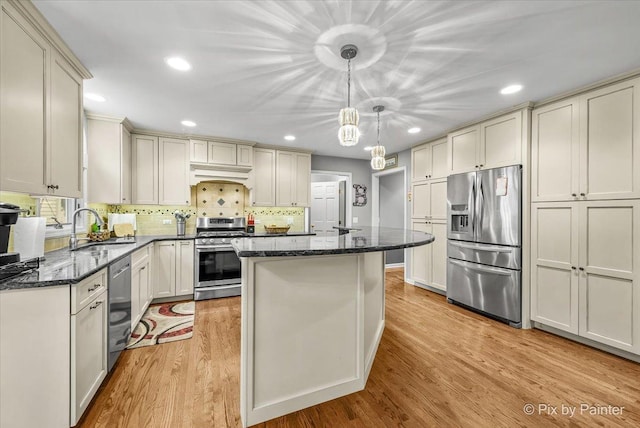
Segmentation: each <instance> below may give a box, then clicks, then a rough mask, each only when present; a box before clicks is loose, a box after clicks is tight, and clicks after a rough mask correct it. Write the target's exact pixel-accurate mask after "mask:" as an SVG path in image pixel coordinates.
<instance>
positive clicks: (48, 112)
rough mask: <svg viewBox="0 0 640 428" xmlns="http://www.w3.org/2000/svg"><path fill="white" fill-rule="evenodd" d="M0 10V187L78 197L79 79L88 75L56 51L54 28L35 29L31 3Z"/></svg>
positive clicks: (79, 180) (4, 7) (80, 152)
mask: <svg viewBox="0 0 640 428" xmlns="http://www.w3.org/2000/svg"><path fill="white" fill-rule="evenodd" d="M1 9H2V16H1V17H0V19H1V20H2V23H1V26H0V31H1V32H2V35H1V39H2V47H1V50H0V59H1V61H0V75H1V78H0V82H1V83H0V85H1V88H0V89H1V90H0V104H1V107H0V111H2V115H1V116H0V188H2V189H3V190H6V191H16V192H24V193H33V194H51V195H56V196H66V197H81V195H82V180H81V177H82V132H81V129H82V120H81V116H82V79H83V77H84V78H88V77H91V75H90V74H89V72H88V71H87V70H86V69H85V68H84V67H82V66H81V65H80V63H79V62H77V59H75V58H70V57H69V56H67V58H70V61H74V65H72V64H71V63H70V62H69V61H68V60H67V58H65V57H64V56H63V55H62V54H60V52H59V51H58V49H57V48H56V47H54V44H55V43H54V42H52V38H57V36H51V33H53V30H52V29H50V28H42V27H41V26H40V27H39V28H37V29H36V28H35V27H34V25H35V24H32V22H34V21H33V20H32V18H30V17H29V13H30V10H31V9H33V6H32V5H31V4H23V3H20V2H2V6H1ZM34 12H35V10H34ZM48 30H49V31H50V32H48ZM57 40H58V43H62V42H61V41H60V40H59V39H57ZM67 54H68V55H72V54H71V53H70V51H68V49H67ZM15 100H28V101H29V102H16V101H15ZM25 124H28V126H25Z"/></svg>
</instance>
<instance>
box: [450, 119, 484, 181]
mask: <svg viewBox="0 0 640 428" xmlns="http://www.w3.org/2000/svg"><path fill="white" fill-rule="evenodd" d="M479 133H480V132H479V127H478V126H472V127H470V128H465V129H462V130H460V131H457V132H454V133H452V134H449V137H448V156H447V159H448V162H449V174H458V173H460V172H469V171H475V170H476V169H477V167H478V166H479V163H478V161H477V160H476V158H477V152H478V139H479Z"/></svg>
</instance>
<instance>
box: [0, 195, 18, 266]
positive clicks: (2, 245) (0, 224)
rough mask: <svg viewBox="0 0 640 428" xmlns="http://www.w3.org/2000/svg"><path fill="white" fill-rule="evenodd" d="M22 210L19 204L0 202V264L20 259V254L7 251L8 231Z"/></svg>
mask: <svg viewBox="0 0 640 428" xmlns="http://www.w3.org/2000/svg"><path fill="white" fill-rule="evenodd" d="M21 212H22V210H21V209H20V207H19V206H17V205H12V204H7V203H3V202H0V266H2V265H6V264H9V263H15V262H19V261H20V254H18V253H8V252H7V251H8V249H9V232H10V231H11V225H14V224H16V222H17V221H18V215H19V214H20V213H21Z"/></svg>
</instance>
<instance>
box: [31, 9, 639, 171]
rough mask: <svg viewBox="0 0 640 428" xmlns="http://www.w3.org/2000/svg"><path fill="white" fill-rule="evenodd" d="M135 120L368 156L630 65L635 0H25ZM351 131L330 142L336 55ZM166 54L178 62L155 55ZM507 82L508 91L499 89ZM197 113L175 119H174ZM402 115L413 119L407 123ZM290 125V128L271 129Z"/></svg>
mask: <svg viewBox="0 0 640 428" xmlns="http://www.w3.org/2000/svg"><path fill="white" fill-rule="evenodd" d="M34 3H35V5H36V6H37V7H38V9H39V10H40V11H41V12H42V13H43V15H44V16H45V17H46V18H47V20H48V21H49V22H50V23H51V24H52V25H53V26H54V28H55V29H56V30H57V31H58V32H59V33H60V35H61V36H62V38H63V39H64V40H65V41H66V42H67V43H68V45H69V46H70V47H71V49H72V50H73V51H74V52H75V53H76V54H77V56H78V57H79V58H80V60H81V61H82V62H83V64H84V65H85V66H86V67H88V68H89V70H90V71H91V73H92V74H93V75H94V78H93V79H91V80H88V81H86V82H85V93H86V92H93V93H99V94H101V95H103V96H104V97H105V98H106V102H103V103H98V102H96V101H91V100H88V99H85V108H86V109H87V111H90V112H94V113H100V114H106V115H113V116H126V117H128V118H129V120H130V121H131V122H132V123H133V125H134V126H135V127H136V128H140V129H152V130H157V131H168V132H172V133H179V134H184V135H189V134H191V133H192V134H198V135H208V136H215V137H221V138H225V137H226V138H233V139H240V140H249V141H255V142H259V143H263V144H270V145H279V146H290V147H292V148H294V147H297V148H304V149H310V150H313V151H314V153H316V154H321V155H329V156H340V157H350V158H363V159H366V158H369V154H368V153H367V152H365V151H364V150H363V148H364V147H365V146H368V145H374V144H375V139H376V131H375V129H376V115H375V113H373V111H372V108H373V106H374V105H377V104H382V105H384V106H385V108H386V109H385V111H384V112H383V113H382V114H381V140H382V141H381V142H382V144H383V145H385V146H386V148H387V153H394V152H397V151H401V150H404V149H407V148H409V147H411V146H413V145H416V144H418V143H420V142H422V141H426V140H428V139H430V138H433V137H436V136H439V135H442V134H443V133H445V132H447V131H448V130H451V129H453V128H455V127H456V126H459V125H461V124H463V123H468V122H470V121H472V120H474V119H478V118H481V117H483V116H486V115H488V114H491V113H493V112H496V111H500V110H504V109H507V108H509V107H511V106H514V105H517V104H520V103H523V102H526V101H539V100H542V99H545V98H548V97H551V96H554V95H557V94H560V93H563V92H567V91H570V90H572V89H575V88H579V87H581V86H584V85H587V84H590V83H593V82H596V81H598V80H601V79H605V78H608V77H612V76H615V75H617V74H620V73H626V72H629V71H633V70H635V69H640V43H639V40H640V25H638V17H640V1H595V2H594V1H567V2H565V1H494V2H488V1H483V2H466V1H455V2H454V1H335V0H332V1H328V0H325V1H321V0H315V1H170V0H164V1H95V0H88V1H87V0H84V1H65V0H57V1H38V0H36V1H34ZM348 43H352V44H355V45H357V46H358V48H359V53H358V56H357V57H356V58H355V59H354V60H353V62H352V66H353V69H354V71H353V73H352V95H351V96H352V105H355V106H356V107H357V108H358V110H359V111H360V130H361V133H362V137H361V138H360V143H359V144H358V145H357V146H355V147H342V146H340V145H339V143H338V137H337V136H338V128H339V123H338V112H339V110H340V108H342V107H345V106H346V98H347V95H346V80H347V73H346V68H347V63H346V60H344V59H342V58H341V57H340V48H341V47H342V46H343V45H345V44H348ZM170 56H180V57H182V58H184V59H186V60H187V61H189V62H190V63H191V65H192V66H193V69H192V70H191V71H189V72H179V71H176V70H173V69H170V68H169V67H167V66H166V65H165V63H164V59H165V58H166V57H170ZM514 83H518V84H521V85H523V86H524V89H523V90H522V91H521V92H518V93H516V94H513V95H508V96H505V95H501V94H500V92H499V91H500V89H501V88H503V87H505V86H507V85H509V84H514ZM184 119H189V120H192V121H195V122H196V123H197V127H195V128H186V127H184V126H182V125H181V124H180V121H182V120H184ZM411 127H420V128H421V129H422V131H421V132H420V133H417V134H409V133H407V130H408V129H409V128H411ZM288 134H292V135H295V136H296V140H295V141H293V142H289V141H285V140H284V136H285V135H288Z"/></svg>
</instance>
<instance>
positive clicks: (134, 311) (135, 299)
mask: <svg viewBox="0 0 640 428" xmlns="http://www.w3.org/2000/svg"><path fill="white" fill-rule="evenodd" d="M141 267H142V263H136V264H135V265H133V267H132V268H131V331H133V330H134V329H135V328H136V325H138V322H139V321H140V317H141V316H142V313H141V312H142V311H141V308H142V305H141V303H140V277H141V275H140V273H141V272H140V268H141Z"/></svg>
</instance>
